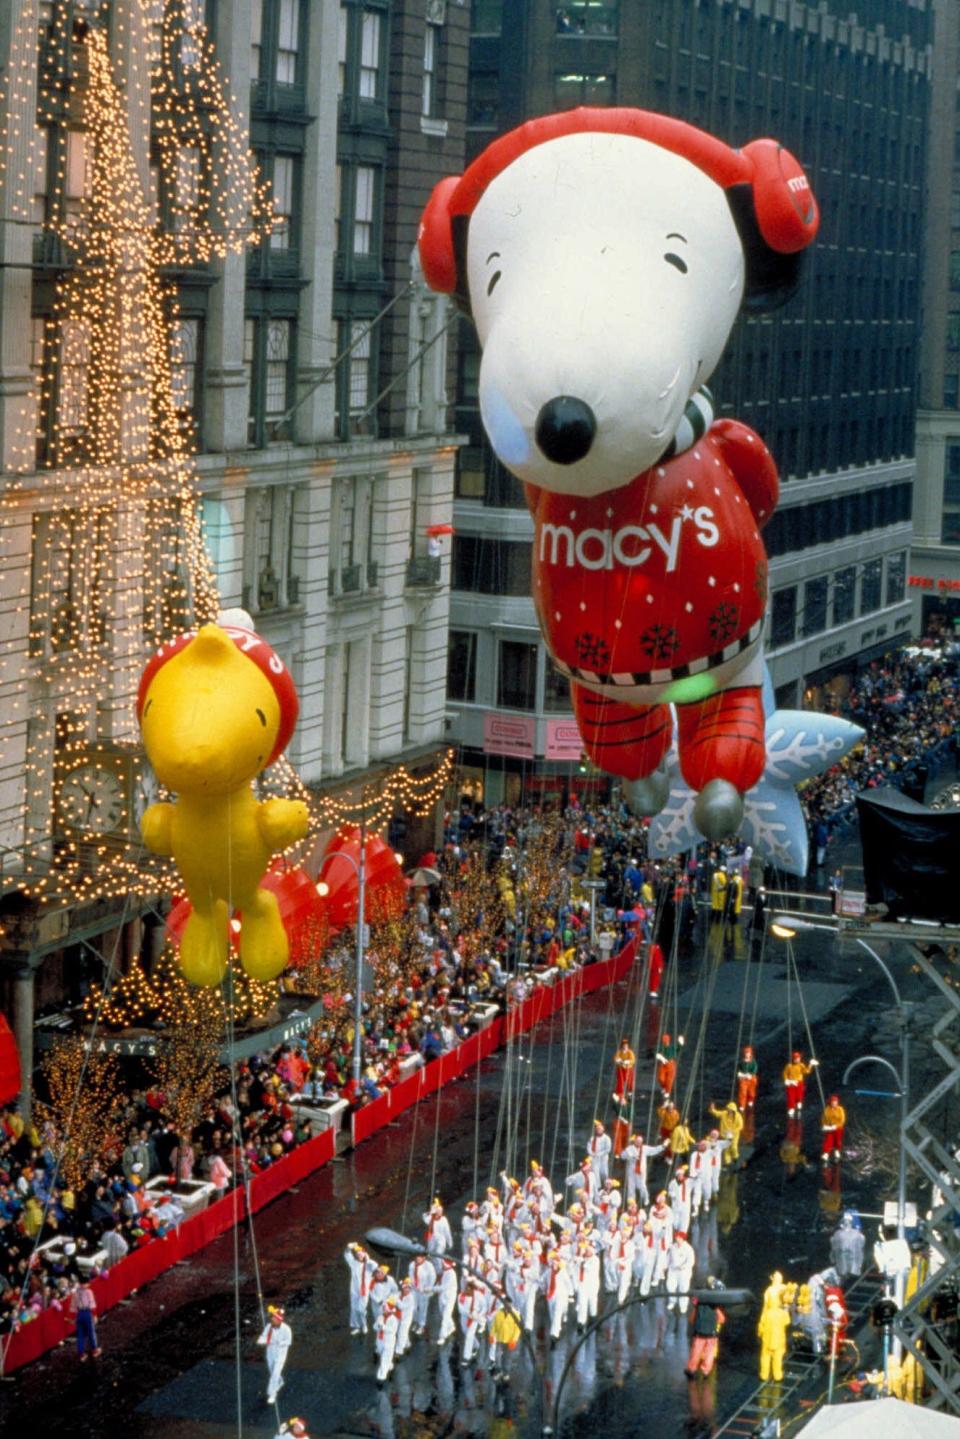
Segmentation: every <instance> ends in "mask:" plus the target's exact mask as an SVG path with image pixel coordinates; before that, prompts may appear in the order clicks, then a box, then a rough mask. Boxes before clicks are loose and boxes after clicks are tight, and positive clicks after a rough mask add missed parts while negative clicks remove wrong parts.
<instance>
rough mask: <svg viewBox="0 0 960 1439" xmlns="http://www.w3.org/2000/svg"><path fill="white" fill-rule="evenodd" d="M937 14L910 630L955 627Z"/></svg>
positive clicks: (947, 92) (943, 69) (942, 32)
mask: <svg viewBox="0 0 960 1439" xmlns="http://www.w3.org/2000/svg"><path fill="white" fill-rule="evenodd" d="M935 16H936V44H935V46H934V49H933V72H932V96H931V104H930V142H929V159H928V164H927V187H926V201H925V206H924V243H923V248H924V269H923V336H922V347H921V352H920V355H921V358H920V389H919V396H918V408H917V482H916V490H915V496H914V505H913V544H912V547H911V551H910V574H909V576H908V579H907V584H908V586H909V589H910V594H911V596H912V598H913V603H914V629H915V630H916V631H917V632H918V633H923V634H931V635H944V634H956V633H957V632H958V629H960V116H958V112H957V87H958V84H960V11H958V9H957V7H956V5H951V4H950V3H949V0H937V3H936V6H935ZM951 136H952V137H953V140H952V142H951V141H950V137H951Z"/></svg>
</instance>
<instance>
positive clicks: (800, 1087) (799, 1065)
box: [783, 1049, 820, 1115]
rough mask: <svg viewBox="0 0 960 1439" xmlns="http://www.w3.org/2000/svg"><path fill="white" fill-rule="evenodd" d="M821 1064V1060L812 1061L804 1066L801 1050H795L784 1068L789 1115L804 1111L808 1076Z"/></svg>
mask: <svg viewBox="0 0 960 1439" xmlns="http://www.w3.org/2000/svg"><path fill="white" fill-rule="evenodd" d="M819 1063H820V1061H819V1059H811V1061H810V1063H809V1064H804V1062H803V1056H802V1054H801V1053H800V1051H799V1049H795V1050H794V1051H793V1053H792V1054H791V1056H790V1058H789V1060H788V1061H787V1063H786V1064H785V1065H784V1066H783V1082H784V1084H785V1085H786V1090H787V1114H788V1115H794V1114H799V1113H800V1111H801V1110H802V1109H803V1097H804V1094H805V1093H806V1089H807V1084H806V1080H807V1075H808V1074H809V1073H810V1072H811V1070H813V1069H815V1068H816V1066H817V1065H818V1064H819Z"/></svg>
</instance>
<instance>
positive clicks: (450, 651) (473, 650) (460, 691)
mask: <svg viewBox="0 0 960 1439" xmlns="http://www.w3.org/2000/svg"><path fill="white" fill-rule="evenodd" d="M447 698H448V699H452V700H460V701H461V703H463V704H473V703H474V702H475V701H476V698H477V636H476V634H475V633H474V631H473V630H451V631H450V639H449V642H448V645H447Z"/></svg>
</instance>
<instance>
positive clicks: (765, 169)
mask: <svg viewBox="0 0 960 1439" xmlns="http://www.w3.org/2000/svg"><path fill="white" fill-rule="evenodd" d="M742 154H743V155H744V157H745V158H746V159H748V160H749V161H750V163H751V166H752V168H753V205H754V210H755V212H756V216H757V227H758V229H759V230H760V233H761V235H762V236H763V238H764V240H765V241H766V243H767V244H768V245H769V246H770V248H771V250H776V251H777V253H778V254H780V255H795V254H796V253H797V251H798V250H803V249H806V247H807V245H809V244H810V243H811V241H812V240H813V237H814V236H815V235H816V233H817V227H818V226H819V224H820V212H819V210H818V209H817V202H816V200H815V199H814V197H813V191H812V190H811V188H810V181H809V180H808V179H807V177H806V175H805V174H804V173H803V167H802V166H801V164H800V162H799V160H796V159H794V157H793V155H791V154H790V151H789V150H785V149H784V148H783V146H782V145H778V144H777V142H776V140H751V142H750V144H749V145H745V146H744V148H743V151H742Z"/></svg>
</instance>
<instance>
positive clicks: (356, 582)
mask: <svg viewBox="0 0 960 1439" xmlns="http://www.w3.org/2000/svg"><path fill="white" fill-rule="evenodd" d="M362 580H363V567H362V565H347V566H346V567H345V568H344V569H342V570H341V571H340V592H341V594H344V595H355V594H358V593H359V590H360V585H361V583H362Z"/></svg>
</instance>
